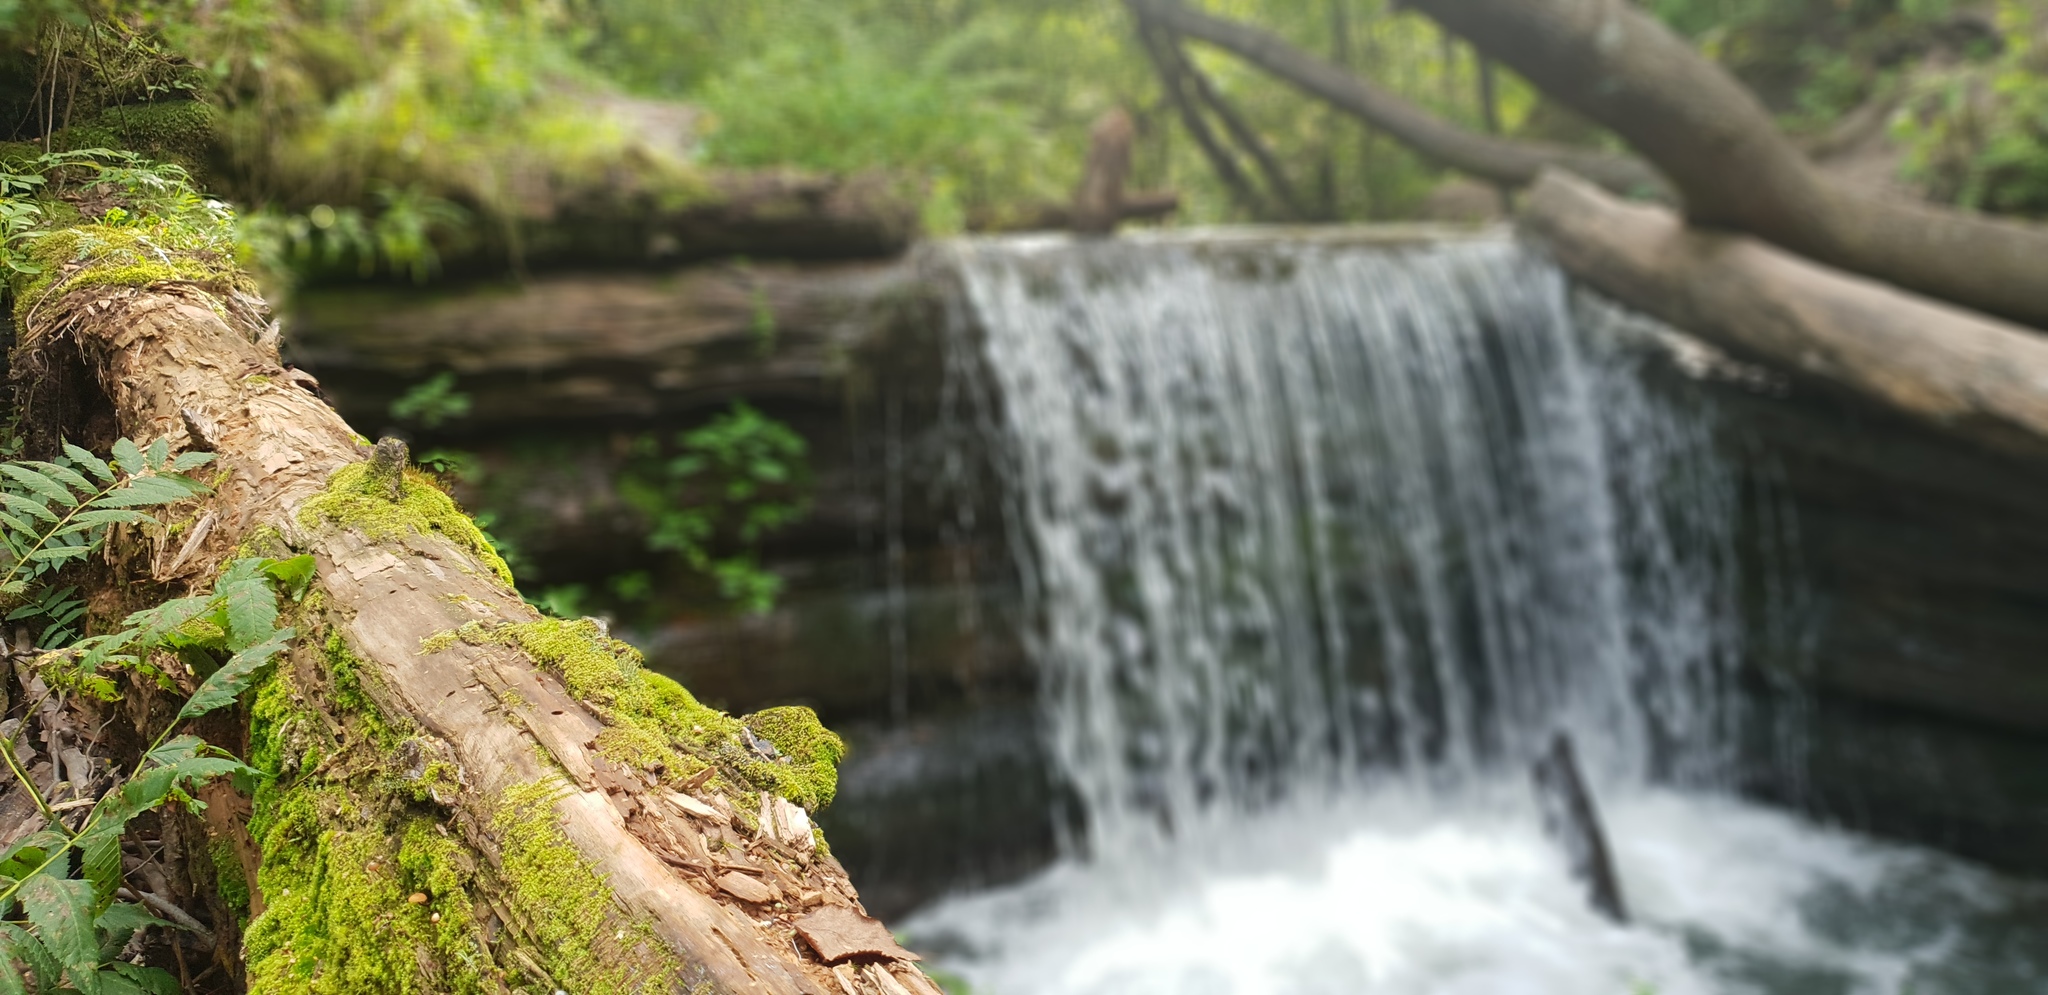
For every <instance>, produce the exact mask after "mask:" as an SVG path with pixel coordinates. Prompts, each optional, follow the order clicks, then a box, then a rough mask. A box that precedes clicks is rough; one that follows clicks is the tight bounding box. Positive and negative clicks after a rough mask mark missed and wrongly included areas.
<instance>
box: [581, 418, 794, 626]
mask: <svg viewBox="0 0 2048 995" xmlns="http://www.w3.org/2000/svg"><path fill="white" fill-rule="evenodd" d="M641 446H642V453H643V456H644V458H643V460H642V462H641V464H640V466H639V467H638V468H637V470H636V471H635V472H632V473H630V474H629V475H628V476H627V478H626V479H625V480H623V481H621V485H620V491H621V493H622V494H624V495H625V497H626V499H627V500H628V501H630V502H632V503H633V504H634V505H635V506H636V507H638V508H639V509H640V510H641V512H643V513H644V514H646V515H647V517H648V519H649V520H650V521H651V522H652V523H653V530H652V531H651V532H650V533H649V535H648V539H647V544H648V547H649V548H651V549H654V550H657V551H663V552H673V553H676V554H678V555H680V556H681V558H682V560H683V562H684V563H686V564H688V566H689V567H690V568H691V569H692V570H696V571H699V572H701V573H703V574H705V575H707V576H709V577H711V578H712V579H713V580H714V581H715V582H716V583H717V585H718V590H719V593H720V594H721V595H722V596H723V597H725V598H727V599H730V600H732V601H734V602H737V603H738V604H740V605H741V606H743V607H744V608H746V609H747V610H748V611H753V612H766V611H767V610H768V609H769V608H771V607H773V606H774V604H775V598H776V596H777V595H778V594H780V593H781V589H782V580H781V578H779V577H777V576H775V575H774V574H772V573H769V572H768V571H766V570H763V569H762V568H761V567H760V565H759V561H758V558H757V554H756V552H755V550H756V548H757V547H758V546H759V544H760V542H761V541H762V540H763V539H765V538H767V537H768V536H769V535H771V534H773V533H775V532H777V531H779V530H781V529H783V528H785V527H787V526H788V525H789V524H790V523H792V522H794V521H796V520H797V519H798V518H800V517H801V516H802V515H803V513H804V510H805V508H806V507H807V501H806V499H805V498H804V496H803V490H804V487H805V479H804V478H805V476H806V471H805V468H804V452H805V447H804V440H803V438H802V437H801V436H798V435H797V434H796V433H795V432H793V431H791V430H790V429H789V427H788V426H786V425H784V424H782V423H781V422H778V421H775V420H774V419H771V418H768V417H766V416H764V415H762V414H761V413H760V412H759V411H756V410H754V409H753V408H751V407H748V406H747V405H745V404H743V403H737V402H735V403H734V404H733V406H732V408H731V410H729V411H728V412H726V413H725V414H723V415H720V416H718V417H716V418H714V419H712V420H711V421H710V422H709V423H707V424H705V425H704V426H702V427H700V428H696V429H692V430H690V431H688V432H684V433H681V434H680V435H678V436H676V438H675V448H674V450H673V451H672V452H671V453H669V454H667V455H666V456H664V455H662V454H661V453H660V452H659V447H658V444H657V443H655V442H654V440H653V439H651V438H647V439H643V440H641Z"/></svg>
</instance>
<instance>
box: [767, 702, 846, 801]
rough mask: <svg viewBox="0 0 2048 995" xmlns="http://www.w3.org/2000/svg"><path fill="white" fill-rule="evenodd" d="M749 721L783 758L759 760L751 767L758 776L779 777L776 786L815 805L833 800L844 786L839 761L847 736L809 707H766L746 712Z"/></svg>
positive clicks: (777, 790)
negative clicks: (841, 781)
mask: <svg viewBox="0 0 2048 995" xmlns="http://www.w3.org/2000/svg"><path fill="white" fill-rule="evenodd" d="M745 721H746V724H747V727H748V728H750V729H752V730H754V732H755V733H757V734H758V735H760V736H761V737H762V738H764V739H766V740H768V741H769V742H771V743H773V744H775V748H776V749H777V750H778V751H780V752H781V753H782V756H783V758H784V760H786V761H787V762H784V760H754V761H750V762H748V763H747V765H746V768H745V770H746V773H747V774H748V776H749V777H750V778H752V779H754V780H755V781H756V782H758V781H760V780H764V779H765V780H770V781H773V782H774V785H775V786H774V788H772V789H771V790H773V791H775V793H777V794H779V795H781V796H782V797H784V798H787V799H789V800H790V801H793V802H796V803H797V804H799V805H802V806H803V807H805V808H807V809H810V810H811V811H814V812H815V811H817V810H818V809H821V808H824V807H825V806H827V805H830V804H831V803H832V797H833V796H834V795H836V794H837V793H838V792H839V761H841V760H843V759H845V757H846V741H845V740H842V739H840V738H839V736H838V735H837V734H836V733H834V732H832V731H831V730H830V729H827V728H825V726H824V724H823V723H821V722H819V721H818V713H816V712H813V711H811V710H810V709H808V708H802V707H797V706H785V707H782V708H765V709H762V710H761V711H758V712H755V713H754V714H752V715H749V716H747V718H746V720H745Z"/></svg>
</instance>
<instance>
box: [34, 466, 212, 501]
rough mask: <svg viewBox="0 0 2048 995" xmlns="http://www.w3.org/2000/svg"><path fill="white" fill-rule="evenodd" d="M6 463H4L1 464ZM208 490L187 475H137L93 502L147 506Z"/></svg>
mask: <svg viewBox="0 0 2048 995" xmlns="http://www.w3.org/2000/svg"><path fill="white" fill-rule="evenodd" d="M0 465H4V464H0ZM205 492H206V488H205V486H204V485H201V484H200V483H199V482H198V481H195V480H190V479H187V478H185V477H136V478H134V479H132V480H130V481H128V483H127V484H126V485H125V486H122V487H118V488H115V489H114V490H112V491H109V492H107V494H105V495H104V496H102V497H100V498H97V499H95V500H94V501H93V502H92V506H93V507H94V508H147V507H151V506H154V505H160V504H170V503H171V502H173V501H182V500H184V499H185V498H188V497H191V496H192V495H194V494H203V493H205Z"/></svg>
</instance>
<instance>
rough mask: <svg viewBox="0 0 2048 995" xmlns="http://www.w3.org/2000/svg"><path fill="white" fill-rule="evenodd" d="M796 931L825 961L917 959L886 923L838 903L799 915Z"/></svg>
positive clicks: (829, 962)
mask: <svg viewBox="0 0 2048 995" xmlns="http://www.w3.org/2000/svg"><path fill="white" fill-rule="evenodd" d="M728 876H730V875H728ZM796 935H798V936H801V937H803V938H804V942H805V943H808V944H810V945H811V949H812V950H816V951H817V952H818V957H819V958H820V959H822V960H824V962H825V963H827V964H837V963H839V962H840V961H843V960H846V959H848V958H851V957H882V958H887V959H889V960H917V959H918V957H917V955H916V954H914V953H911V952H910V951H908V950H905V949H903V948H902V947H901V946H898V945H897V943H896V938H895V937H893V936H890V935H889V928H888V927H887V926H884V925H882V924H881V923H879V922H876V921H875V920H873V919H870V918H868V917H867V916H864V915H861V914H860V913H858V912H855V911H853V910H852V909H849V908H845V907H843V906H838V905H828V906H826V907H824V908H822V909H819V910H818V911H816V912H813V913H811V914H810V915H807V916H805V917H803V918H802V919H798V920H797V921H796Z"/></svg>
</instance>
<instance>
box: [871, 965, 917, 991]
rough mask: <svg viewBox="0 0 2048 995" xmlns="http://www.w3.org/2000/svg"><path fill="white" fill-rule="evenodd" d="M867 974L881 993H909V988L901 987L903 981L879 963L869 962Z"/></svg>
mask: <svg viewBox="0 0 2048 995" xmlns="http://www.w3.org/2000/svg"><path fill="white" fill-rule="evenodd" d="M867 976H868V980H869V981H871V982H874V985H875V987H876V988H880V989H881V990H882V995H910V989H908V988H905V987H903V982H901V981H898V980H896V976H895V975H893V974H890V973H889V971H888V969H887V968H884V967H883V966H882V965H880V964H869V965H868V967H867Z"/></svg>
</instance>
